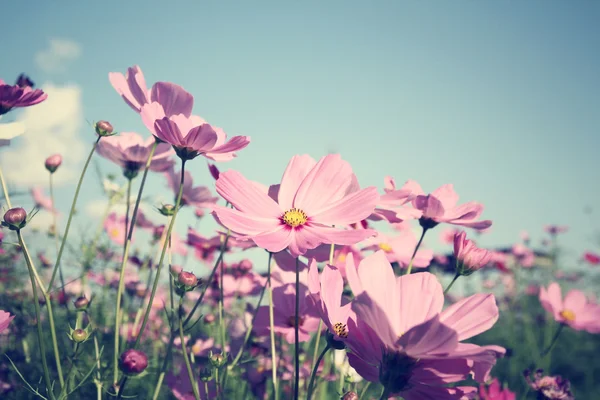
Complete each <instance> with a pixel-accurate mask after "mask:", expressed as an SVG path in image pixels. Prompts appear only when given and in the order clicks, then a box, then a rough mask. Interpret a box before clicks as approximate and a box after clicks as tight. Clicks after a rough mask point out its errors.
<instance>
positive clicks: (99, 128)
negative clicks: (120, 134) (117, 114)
mask: <svg viewBox="0 0 600 400" xmlns="http://www.w3.org/2000/svg"><path fill="white" fill-rule="evenodd" d="M94 129H95V130H96V133H97V134H98V135H99V136H113V135H116V134H117V132H114V128H113V126H112V125H111V123H110V122H108V121H98V122H96V125H95V126H94Z"/></svg>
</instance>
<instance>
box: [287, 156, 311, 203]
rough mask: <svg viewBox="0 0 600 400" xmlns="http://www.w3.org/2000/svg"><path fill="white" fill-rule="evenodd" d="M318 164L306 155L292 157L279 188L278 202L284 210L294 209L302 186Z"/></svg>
mask: <svg viewBox="0 0 600 400" xmlns="http://www.w3.org/2000/svg"><path fill="white" fill-rule="evenodd" d="M316 163H317V162H316V161H315V160H314V159H313V158H312V157H311V156H309V155H306V154H305V155H298V156H294V157H292V159H291V160H290V162H289V163H288V165H287V167H286V169H285V172H284V173H283V177H282V178H281V184H280V186H279V195H278V199H277V201H278V202H279V205H280V206H281V208H282V209H283V210H289V209H291V208H293V203H294V197H295V196H296V192H297V191H298V188H299V187H300V184H301V183H302V181H303V180H304V178H306V176H307V175H308V173H309V172H310V170H311V169H312V168H313V167H314V166H315V165H316Z"/></svg>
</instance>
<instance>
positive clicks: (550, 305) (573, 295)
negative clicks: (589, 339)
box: [539, 282, 600, 333]
mask: <svg viewBox="0 0 600 400" xmlns="http://www.w3.org/2000/svg"><path fill="white" fill-rule="evenodd" d="M539 298H540V303H541V304H542V307H544V309H545V310H546V311H548V312H550V313H552V315H553V316H554V320H555V321H556V322H560V323H561V324H565V325H569V326H570V327H571V328H573V329H575V330H578V331H587V332H589V333H600V306H599V305H597V304H595V303H592V302H590V301H589V300H588V299H587V297H586V296H585V294H584V293H583V292H582V291H580V290H575V289H574V290H571V291H570V292H569V293H567V295H566V296H565V298H564V299H563V297H562V293H561V290H560V286H559V285H558V283H556V282H552V283H551V284H550V286H548V289H546V288H544V287H541V288H540V295H539Z"/></svg>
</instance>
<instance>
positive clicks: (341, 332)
mask: <svg viewBox="0 0 600 400" xmlns="http://www.w3.org/2000/svg"><path fill="white" fill-rule="evenodd" d="M333 331H334V332H335V334H336V335H338V336H339V337H341V338H344V339H345V338H347V337H348V327H347V326H346V324H342V323H341V322H336V323H335V324H334V325H333Z"/></svg>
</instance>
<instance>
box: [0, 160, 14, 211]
mask: <svg viewBox="0 0 600 400" xmlns="http://www.w3.org/2000/svg"><path fill="white" fill-rule="evenodd" d="M0 184H1V185H2V192H3V193H4V198H5V199H6V205H7V206H8V208H9V209H10V208H12V204H10V196H9V195H8V188H7V187H6V181H5V180H4V174H3V173H2V168H0Z"/></svg>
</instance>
